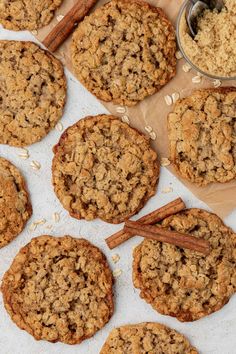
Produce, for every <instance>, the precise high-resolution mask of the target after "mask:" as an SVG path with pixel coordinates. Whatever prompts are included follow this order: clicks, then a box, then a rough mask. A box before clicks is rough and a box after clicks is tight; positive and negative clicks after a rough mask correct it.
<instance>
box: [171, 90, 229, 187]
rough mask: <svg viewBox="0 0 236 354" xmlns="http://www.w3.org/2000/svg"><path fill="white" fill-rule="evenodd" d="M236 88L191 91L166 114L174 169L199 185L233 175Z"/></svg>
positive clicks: (223, 179) (226, 179)
mask: <svg viewBox="0 0 236 354" xmlns="http://www.w3.org/2000/svg"><path fill="white" fill-rule="evenodd" d="M235 119H236V88H235V87H223V88H217V89H204V90H198V91H195V92H194V93H193V94H192V95H191V96H189V97H187V98H184V99H182V100H179V101H178V102H177V103H176V105H175V108H174V111H173V112H172V113H170V114H169V118H168V130H169V141H170V155H171V159H172V161H173V164H174V166H175V168H176V170H177V171H178V173H179V174H180V175H181V176H182V177H184V178H186V179H188V180H189V181H191V182H193V183H197V184H198V185H200V186H203V185H207V184H209V183H212V182H221V183H225V182H228V181H230V180H232V179H235V178H236V125H235Z"/></svg>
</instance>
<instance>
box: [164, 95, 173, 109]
mask: <svg viewBox="0 0 236 354" xmlns="http://www.w3.org/2000/svg"><path fill="white" fill-rule="evenodd" d="M165 101H166V104H167V106H171V105H172V103H173V101H172V97H171V96H170V95H166V96H165Z"/></svg>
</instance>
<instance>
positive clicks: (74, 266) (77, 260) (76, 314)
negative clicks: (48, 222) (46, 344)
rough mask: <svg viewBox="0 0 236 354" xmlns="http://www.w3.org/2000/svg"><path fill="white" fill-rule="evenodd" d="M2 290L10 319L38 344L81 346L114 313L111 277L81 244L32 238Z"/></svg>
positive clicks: (66, 239)
mask: <svg viewBox="0 0 236 354" xmlns="http://www.w3.org/2000/svg"><path fill="white" fill-rule="evenodd" d="M1 289H2V293H3V300H4V305H5V308H6V310H7V312H8V313H9V315H10V316H11V318H12V320H13V321H14V322H15V323H16V324H17V326H18V327H20V328H21V329H23V330H26V331H27V332H28V333H30V334H31V335H32V336H34V337H35V339H37V340H40V339H43V340H47V341H50V342H58V341H60V342H63V343H66V344H77V343H80V342H82V341H83V340H84V339H87V338H90V337H91V336H93V335H94V334H95V333H96V332H97V331H98V330H100V329H101V328H102V327H103V326H104V325H105V324H106V323H107V322H108V321H109V319H110V317H111V316H112V314H113V293H112V273H111V271H110V269H109V266H108V264H107V261H106V258H105V256H104V255H103V254H102V252H101V251H100V250H99V249H98V248H97V247H95V246H93V245H92V244H91V243H90V242H88V241H86V240H84V239H75V238H72V237H70V236H64V237H52V236H46V235H45V236H40V237H36V238H34V239H32V240H31V242H30V243H29V244H27V245H26V246H25V247H23V248H22V249H21V250H20V252H19V253H18V254H17V256H16V257H15V259H14V261H13V263H12V265H11V266H10V268H9V270H8V271H7V272H6V273H5V275H4V277H3V282H2V288H1Z"/></svg>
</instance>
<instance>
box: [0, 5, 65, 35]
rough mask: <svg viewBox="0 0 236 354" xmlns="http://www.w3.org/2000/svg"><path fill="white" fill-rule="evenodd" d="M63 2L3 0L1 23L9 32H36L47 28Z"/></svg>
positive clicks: (0, 14)
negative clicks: (44, 27)
mask: <svg viewBox="0 0 236 354" xmlns="http://www.w3.org/2000/svg"><path fill="white" fill-rule="evenodd" d="M61 2H62V0H44V1H41V0H17V1H12V0H1V1H0V23H1V24H2V25H3V26H4V27H5V28H7V29H9V30H14V31H19V30H36V29H38V28H41V27H43V26H46V25H47V24H48V23H49V22H50V21H51V19H52V18H53V16H54V12H55V11H56V9H57V8H58V7H59V6H60V5H61Z"/></svg>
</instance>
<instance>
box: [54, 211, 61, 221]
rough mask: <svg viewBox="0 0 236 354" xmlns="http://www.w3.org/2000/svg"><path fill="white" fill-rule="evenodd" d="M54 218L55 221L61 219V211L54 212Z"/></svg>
mask: <svg viewBox="0 0 236 354" xmlns="http://www.w3.org/2000/svg"><path fill="white" fill-rule="evenodd" d="M53 220H54V222H59V221H60V214H59V213H54V214H53Z"/></svg>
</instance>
